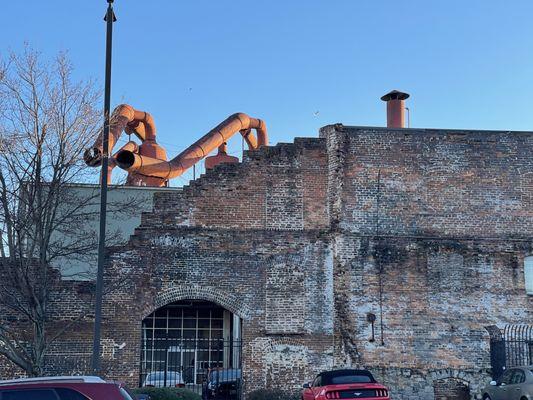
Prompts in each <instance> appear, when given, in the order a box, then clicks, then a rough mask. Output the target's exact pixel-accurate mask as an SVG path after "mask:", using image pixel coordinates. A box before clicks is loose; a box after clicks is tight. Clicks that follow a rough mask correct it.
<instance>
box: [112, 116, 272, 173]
mask: <svg viewBox="0 0 533 400" xmlns="http://www.w3.org/2000/svg"><path fill="white" fill-rule="evenodd" d="M252 129H254V130H255V131H256V133H257V138H256V137H255V136H254V135H253V134H252V133H251V130H252ZM237 132H240V133H241V135H242V136H243V138H244V140H245V141H246V143H247V144H248V147H249V148H250V149H256V148H258V147H261V146H267V145H268V135H267V131H266V126H265V123H264V122H263V121H262V120H260V119H256V118H251V117H249V116H248V115H246V114H244V113H237V114H233V115H232V116H230V117H229V118H227V119H226V120H225V121H223V122H222V123H220V124H219V125H218V126H216V127H215V128H214V129H212V130H211V131H209V132H208V133H207V134H205V135H204V136H203V137H202V138H200V139H199V140H197V141H196V142H195V143H194V144H192V145H191V146H189V147H188V148H187V149H186V150H185V151H183V152H182V153H180V154H179V155H178V156H176V157H175V158H173V159H172V160H170V161H166V159H162V158H160V157H154V156H151V155H147V154H144V153H143V152H139V153H135V152H133V151H128V150H122V151H120V152H119V153H118V154H117V157H116V163H117V165H118V166H119V167H120V168H122V169H124V170H126V171H128V172H129V173H130V174H132V173H134V174H138V175H142V176H146V177H151V178H159V179H164V180H168V179H172V178H176V177H178V176H180V175H182V174H183V173H184V172H185V171H186V170H187V169H189V168H190V167H192V166H193V165H194V164H196V163H197V162H198V161H200V160H202V159H203V158H205V157H206V156H207V155H208V154H209V153H210V152H212V151H213V150H215V149H216V148H219V155H224V153H225V143H226V142H227V140H228V139H229V138H230V137H231V136H233V135H234V134H235V133H237ZM141 147H142V146H141ZM216 163H217V162H215V164H216Z"/></svg>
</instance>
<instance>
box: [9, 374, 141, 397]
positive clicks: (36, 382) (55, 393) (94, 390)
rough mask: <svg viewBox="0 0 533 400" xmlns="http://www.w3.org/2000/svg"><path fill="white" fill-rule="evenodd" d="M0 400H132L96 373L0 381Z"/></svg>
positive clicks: (114, 384) (116, 386) (114, 383)
mask: <svg viewBox="0 0 533 400" xmlns="http://www.w3.org/2000/svg"><path fill="white" fill-rule="evenodd" d="M0 399H1V400H134V399H135V397H134V396H133V395H131V394H130V393H129V392H128V390H127V389H126V388H125V387H124V386H123V385H122V384H121V383H116V382H106V381H104V380H103V379H101V378H98V377H96V376H54V377H43V378H23V379H13V380H10V381H0Z"/></svg>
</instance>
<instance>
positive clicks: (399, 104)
mask: <svg viewBox="0 0 533 400" xmlns="http://www.w3.org/2000/svg"><path fill="white" fill-rule="evenodd" d="M408 98H409V94H408V93H404V92H400V91H398V90H393V91H392V92H389V93H387V94H386V95H384V96H382V97H381V100H383V101H385V102H387V128H405V99H408Z"/></svg>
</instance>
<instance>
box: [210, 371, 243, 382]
mask: <svg viewBox="0 0 533 400" xmlns="http://www.w3.org/2000/svg"><path fill="white" fill-rule="evenodd" d="M240 377H241V371H240V370H239V369H228V370H224V371H213V372H211V382H228V381H232V380H235V379H238V378H240Z"/></svg>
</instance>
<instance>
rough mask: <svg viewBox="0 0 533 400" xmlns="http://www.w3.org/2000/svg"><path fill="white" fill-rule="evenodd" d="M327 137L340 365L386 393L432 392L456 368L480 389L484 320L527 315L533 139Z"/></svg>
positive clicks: (411, 133) (527, 318)
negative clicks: (381, 384)
mask: <svg viewBox="0 0 533 400" xmlns="http://www.w3.org/2000/svg"><path fill="white" fill-rule="evenodd" d="M321 136H322V137H324V138H325V139H327V141H328V155H329V183H328V198H329V199H330V202H329V209H330V217H331V223H332V233H331V234H332V238H333V239H332V243H333V245H334V247H333V252H334V293H335V311H336V319H335V331H336V336H337V337H338V338H339V342H340V343H341V346H339V347H337V348H336V363H337V364H338V365H362V366H367V367H370V368H371V369H373V370H374V371H379V376H382V379H383V380H384V381H385V382H390V385H391V388H392V394H393V397H394V398H401V399H410V398H428V399H430V398H433V396H434V390H433V388H432V386H433V385H434V384H436V383H435V382H436V379H445V378H447V377H457V376H459V375H461V376H459V377H460V378H461V379H465V381H467V382H468V384H469V387H470V389H472V394H475V393H478V392H479V390H481V387H482V386H483V385H484V384H486V382H488V380H490V376H489V374H488V373H487V370H488V369H489V368H490V359H489V339H488V333H487V331H486V330H485V327H486V326H488V325H498V326H500V327H501V326H504V325H505V324H513V323H528V322H529V323H530V322H531V321H533V298H532V297H531V296H527V295H526V293H525V285H524V270H523V268H524V266H523V258H524V256H525V255H528V254H531V252H532V249H533V247H532V246H533V240H532V237H533V235H532V232H533V224H532V222H533V212H532V211H533V207H532V206H533V204H532V197H531V193H532V184H533V183H532V170H533V163H532V160H531V154H532V152H531V149H532V138H533V135H532V134H531V133H524V132H523V133H511V132H466V131H441V130H396V131H394V130H388V129H380V128H350V127H343V126H341V125H336V126H329V127H325V128H323V129H322V131H321ZM368 313H373V314H375V315H376V316H377V320H376V322H375V341H373V342H372V341H370V338H371V328H372V327H371V324H370V323H369V322H368V321H367V314H368ZM381 318H382V319H383V323H381ZM381 329H383V344H382V342H381V339H382V336H381ZM435 371H440V372H441V373H440V374H439V375H438V377H436V376H435ZM414 377H416V379H414ZM417 381H418V382H423V384H422V385H419V384H418V383H417Z"/></svg>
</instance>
